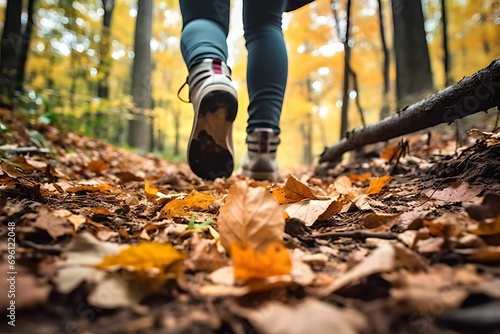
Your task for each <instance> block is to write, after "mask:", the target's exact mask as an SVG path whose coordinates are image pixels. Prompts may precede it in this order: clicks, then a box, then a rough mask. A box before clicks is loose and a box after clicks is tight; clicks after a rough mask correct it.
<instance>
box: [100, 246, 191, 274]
mask: <svg viewBox="0 0 500 334" xmlns="http://www.w3.org/2000/svg"><path fill="white" fill-rule="evenodd" d="M183 259H184V255H182V254H181V253H179V252H178V251H177V250H176V249H175V248H174V247H173V246H172V245H170V244H160V243H155V242H143V243H141V244H139V245H137V246H130V247H128V248H126V249H124V250H122V251H121V252H120V253H119V254H116V255H107V256H106V257H104V259H103V260H102V262H101V263H99V264H98V265H97V266H96V268H98V269H118V268H123V269H127V270H130V271H151V270H156V271H158V272H162V271H163V270H164V269H165V268H167V267H168V266H170V265H171V264H173V263H174V262H177V261H180V260H183Z"/></svg>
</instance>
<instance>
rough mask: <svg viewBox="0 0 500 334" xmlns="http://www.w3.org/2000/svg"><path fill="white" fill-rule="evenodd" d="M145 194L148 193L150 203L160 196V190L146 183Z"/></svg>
mask: <svg viewBox="0 0 500 334" xmlns="http://www.w3.org/2000/svg"><path fill="white" fill-rule="evenodd" d="M144 192H145V193H146V197H147V198H148V200H150V201H153V200H155V199H156V197H157V196H158V189H156V187H155V186H153V185H152V184H151V183H149V182H146V183H145V184H144Z"/></svg>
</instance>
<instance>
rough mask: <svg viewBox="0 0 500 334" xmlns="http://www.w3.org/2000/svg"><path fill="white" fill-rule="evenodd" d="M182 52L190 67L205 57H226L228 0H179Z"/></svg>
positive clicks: (225, 58)
mask: <svg viewBox="0 0 500 334" xmlns="http://www.w3.org/2000/svg"><path fill="white" fill-rule="evenodd" d="M179 3H180V7H181V13H182V33H181V52H182V56H183V57H184V61H185V62H186V66H187V68H188V69H189V70H190V69H191V68H192V67H193V65H196V64H197V63H200V62H201V61H203V60H204V59H211V58H220V59H222V61H224V62H225V61H226V60H227V45H226V38H227V34H228V30H229V0H213V1H212V0H203V1H200V0H180V1H179Z"/></svg>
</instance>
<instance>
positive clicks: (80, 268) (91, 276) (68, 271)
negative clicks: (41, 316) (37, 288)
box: [54, 232, 125, 293]
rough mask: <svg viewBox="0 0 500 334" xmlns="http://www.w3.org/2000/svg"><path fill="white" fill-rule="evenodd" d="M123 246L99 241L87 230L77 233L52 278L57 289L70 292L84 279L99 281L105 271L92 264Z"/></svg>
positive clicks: (118, 250) (117, 251)
mask: <svg viewBox="0 0 500 334" xmlns="http://www.w3.org/2000/svg"><path fill="white" fill-rule="evenodd" d="M123 247H125V246H121V245H119V244H116V243H110V242H102V241H99V240H97V239H96V238H95V237H93V236H92V235H91V234H90V233H88V232H83V233H80V234H78V235H77V236H76V237H75V239H74V240H73V241H72V242H71V244H70V246H69V249H68V252H67V253H66V254H65V255H66V258H65V260H63V261H61V262H59V264H58V267H59V269H58V272H57V275H56V277H55V279H54V280H55V283H56V288H57V291H59V292H61V293H70V292H71V291H73V290H74V289H75V288H76V287H77V286H78V285H80V283H82V282H84V281H86V280H92V281H99V280H100V279H102V278H103V277H104V276H105V272H103V271H101V270H98V269H96V268H95V267H93V266H95V265H97V264H99V263H100V262H102V260H103V258H104V257H105V256H106V255H109V254H116V253H119V252H120V250H121V249H122V248H123Z"/></svg>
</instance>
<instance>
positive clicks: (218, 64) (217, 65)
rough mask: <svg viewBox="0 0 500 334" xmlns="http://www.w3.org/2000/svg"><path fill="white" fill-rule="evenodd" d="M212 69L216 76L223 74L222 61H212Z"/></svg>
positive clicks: (217, 59) (218, 59) (216, 59)
mask: <svg viewBox="0 0 500 334" xmlns="http://www.w3.org/2000/svg"><path fill="white" fill-rule="evenodd" d="M212 69H213V70H214V73H215V74H223V73H222V59H220V58H214V59H213V60H212Z"/></svg>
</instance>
